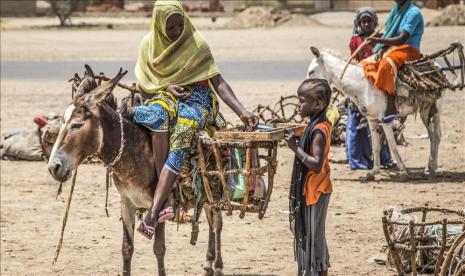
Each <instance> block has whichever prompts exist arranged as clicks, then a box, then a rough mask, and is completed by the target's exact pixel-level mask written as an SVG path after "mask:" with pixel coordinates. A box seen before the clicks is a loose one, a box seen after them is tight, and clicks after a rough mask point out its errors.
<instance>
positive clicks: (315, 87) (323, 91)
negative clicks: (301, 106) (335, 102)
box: [299, 78, 332, 107]
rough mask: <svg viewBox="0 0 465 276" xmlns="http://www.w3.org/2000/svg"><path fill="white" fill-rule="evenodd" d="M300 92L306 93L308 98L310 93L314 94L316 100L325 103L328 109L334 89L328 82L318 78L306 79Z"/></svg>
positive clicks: (300, 87)
mask: <svg viewBox="0 0 465 276" xmlns="http://www.w3.org/2000/svg"><path fill="white" fill-rule="evenodd" d="M299 91H302V92H303V91H306V93H305V95H306V96H308V92H312V93H313V95H314V96H315V97H316V99H318V100H321V101H323V102H324V103H325V104H326V107H328V106H329V103H330V101H331V94H332V89H331V87H330V86H329V83H328V81H327V80H325V79H316V78H310V79H306V80H304V81H303V82H302V84H301V85H300V86H299Z"/></svg>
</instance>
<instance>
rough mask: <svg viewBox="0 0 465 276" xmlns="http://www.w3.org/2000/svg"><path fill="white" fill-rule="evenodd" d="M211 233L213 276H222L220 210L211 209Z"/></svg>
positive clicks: (221, 223)
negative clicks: (213, 243) (213, 252)
mask: <svg viewBox="0 0 465 276" xmlns="http://www.w3.org/2000/svg"><path fill="white" fill-rule="evenodd" d="M212 212H213V232H214V233H215V261H214V262H213V269H214V270H215V273H214V274H213V275H214V276H221V275H224V274H223V258H222V257H221V231H222V230H223V216H222V213H221V209H219V208H212Z"/></svg>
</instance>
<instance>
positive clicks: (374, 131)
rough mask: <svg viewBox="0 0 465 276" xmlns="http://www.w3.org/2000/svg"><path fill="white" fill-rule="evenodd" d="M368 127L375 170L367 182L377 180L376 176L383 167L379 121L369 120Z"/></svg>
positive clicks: (368, 175) (369, 175)
mask: <svg viewBox="0 0 465 276" xmlns="http://www.w3.org/2000/svg"><path fill="white" fill-rule="evenodd" d="M368 126H369V127H370V134H371V148H372V153H373V169H372V170H371V171H370V172H369V173H368V174H367V180H375V175H376V174H377V173H378V172H379V168H380V166H381V163H380V156H379V152H380V150H381V137H380V135H379V132H378V128H379V122H378V119H369V120H368Z"/></svg>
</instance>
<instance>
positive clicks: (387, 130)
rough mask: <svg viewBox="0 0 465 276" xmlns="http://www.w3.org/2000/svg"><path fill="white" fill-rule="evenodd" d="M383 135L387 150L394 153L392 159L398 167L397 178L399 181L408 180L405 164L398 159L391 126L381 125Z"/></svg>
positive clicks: (398, 155)
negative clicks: (394, 159) (387, 146)
mask: <svg viewBox="0 0 465 276" xmlns="http://www.w3.org/2000/svg"><path fill="white" fill-rule="evenodd" d="M382 127H383V131H384V135H385V136H386V140H387V142H388V145H389V149H390V150H391V151H392V153H394V157H395V158H396V161H397V165H398V166H399V170H400V173H399V177H400V180H401V181H406V180H408V173H407V169H406V168H405V164H404V162H403V161H402V158H401V157H400V154H399V151H398V150H397V144H396V138H395V137H394V131H393V129H392V124H388V125H383V126H382Z"/></svg>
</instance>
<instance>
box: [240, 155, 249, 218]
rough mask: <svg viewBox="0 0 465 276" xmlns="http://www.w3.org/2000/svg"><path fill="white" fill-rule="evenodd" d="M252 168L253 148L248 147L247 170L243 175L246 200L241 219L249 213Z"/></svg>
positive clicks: (243, 202) (243, 203) (243, 204)
mask: <svg viewBox="0 0 465 276" xmlns="http://www.w3.org/2000/svg"><path fill="white" fill-rule="evenodd" d="M251 167H252V148H251V147H247V149H246V151H245V169H244V172H243V173H242V175H243V176H244V182H245V185H244V186H245V187H244V199H243V200H242V209H241V213H240V214H239V217H240V218H241V219H242V218H244V216H245V212H246V211H247V204H248V202H249V184H250V179H249V176H250V168H251Z"/></svg>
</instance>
